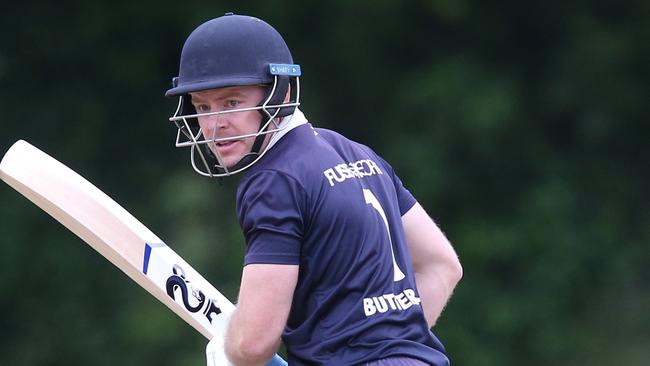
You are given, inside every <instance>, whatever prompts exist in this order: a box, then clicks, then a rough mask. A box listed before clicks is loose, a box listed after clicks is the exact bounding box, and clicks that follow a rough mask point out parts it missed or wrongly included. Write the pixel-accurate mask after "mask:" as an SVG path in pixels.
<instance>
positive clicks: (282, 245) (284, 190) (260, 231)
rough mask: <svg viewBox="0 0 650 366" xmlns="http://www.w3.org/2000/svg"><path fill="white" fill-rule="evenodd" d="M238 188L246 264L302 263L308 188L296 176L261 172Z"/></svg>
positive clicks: (238, 213) (238, 211) (238, 205)
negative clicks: (301, 255)
mask: <svg viewBox="0 0 650 366" xmlns="http://www.w3.org/2000/svg"><path fill="white" fill-rule="evenodd" d="M242 183H243V184H241V185H240V187H239V192H238V195H237V197H238V199H237V215H238V217H239V223H240V225H241V228H242V232H243V234H244V237H245V239H246V254H245V256H244V265H248V264H252V263H265V264H299V262H300V245H301V243H302V237H303V233H304V226H305V225H304V221H305V220H304V217H305V216H304V215H303V213H304V212H305V208H304V206H305V197H306V196H305V191H304V189H303V187H302V186H300V184H299V183H298V182H297V181H296V180H294V179H293V178H291V177H289V176H287V175H285V174H282V173H278V172H275V171H262V172H258V173H256V174H255V175H254V176H251V177H249V178H248V179H246V181H245V182H242Z"/></svg>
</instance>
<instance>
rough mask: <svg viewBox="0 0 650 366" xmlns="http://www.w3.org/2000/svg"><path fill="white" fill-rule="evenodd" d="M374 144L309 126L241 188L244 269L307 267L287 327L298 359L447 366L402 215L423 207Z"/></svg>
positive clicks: (290, 136)
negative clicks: (404, 359) (399, 360)
mask: <svg viewBox="0 0 650 366" xmlns="http://www.w3.org/2000/svg"><path fill="white" fill-rule="evenodd" d="M415 202H416V201H415V198H413V196H412V195H411V194H410V193H409V191H408V190H406V189H405V188H404V186H403V185H402V182H401V181H400V180H399V178H398V177H397V175H395V173H394V171H393V169H392V168H391V167H390V165H389V164H388V163H386V162H385V161H384V160H382V159H381V158H380V157H379V156H378V155H377V154H375V153H374V152H373V151H372V150H371V149H369V148H368V147H366V146H364V145H361V144H358V143H355V142H352V141H350V140H348V139H346V138H345V137H343V136H341V135H339V134H337V133H335V132H333V131H329V130H325V129H316V128H312V126H311V125H309V124H303V125H300V126H299V127H296V128H294V129H293V130H291V131H290V132H288V133H287V134H286V135H285V136H283V137H282V139H280V140H279V141H278V142H277V144H275V145H274V146H273V148H272V149H270V150H269V151H268V152H267V153H266V155H265V156H264V157H263V158H262V159H260V161H258V162H257V163H256V164H255V165H253V166H252V167H251V168H250V169H249V170H248V172H247V173H246V175H245V176H244V178H243V179H242V181H241V183H240V185H239V188H238V192H237V213H238V216H239V221H240V224H241V227H242V230H243V233H244V236H245V238H246V246H247V248H246V255H245V265H248V264H252V263H271V264H292V265H299V266H300V270H299V277H298V283H297V286H296V290H295V294H294V298H293V303H292V308H291V313H290V314H289V319H288V321H287V326H286V328H285V331H284V333H283V340H284V343H285V346H286V348H287V353H288V361H289V364H290V365H336V366H342V365H356V364H360V363H363V362H368V361H372V360H377V359H381V358H385V357H390V356H410V357H413V358H417V359H421V360H423V361H426V362H428V363H430V364H431V365H436V366H437V365H448V364H449V361H448V359H447V357H446V356H445V354H444V352H445V351H444V348H443V346H442V344H441V343H440V342H439V341H438V339H437V338H436V337H435V336H434V335H433V334H432V333H431V331H430V330H429V327H428V326H427V323H426V320H425V318H424V314H423V312H422V307H421V306H420V299H419V295H418V292H417V289H416V286H415V277H414V273H413V268H412V263H411V259H410V257H409V254H408V250H407V246H406V240H405V238H404V230H403V227H402V221H401V216H402V215H403V214H404V213H406V212H407V211H408V210H409V209H410V208H411V207H413V205H414V204H415Z"/></svg>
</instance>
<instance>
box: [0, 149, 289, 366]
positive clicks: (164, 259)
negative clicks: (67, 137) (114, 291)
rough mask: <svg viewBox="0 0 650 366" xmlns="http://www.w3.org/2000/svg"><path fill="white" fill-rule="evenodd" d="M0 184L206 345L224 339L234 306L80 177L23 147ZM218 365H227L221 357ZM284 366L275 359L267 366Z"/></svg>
mask: <svg viewBox="0 0 650 366" xmlns="http://www.w3.org/2000/svg"><path fill="white" fill-rule="evenodd" d="M0 179H2V180H3V181H5V182H6V183H7V184H9V185H10V186H11V187H13V188H14V189H15V190H17V191H18V192H20V193H21V194H22V195H23V196H25V197H26V198H27V199H29V200H30V201H32V202H33V203H34V204H36V205H37V206H38V207H40V208H41V209H43V210H44V211H45V212H47V213H48V214H50V216H52V217H54V218H55V219H56V220H57V221H59V222H60V223H61V224H63V225H64V226H65V227H67V228H68V229H69V230H70V231H72V232H73V233H75V234H76V235H77V236H78V237H80V238H81V239H82V240H83V241H85V242H86V243H88V245H90V246H91V247H93V248H94V249H95V250H96V251H98V252H99V253H100V254H101V255H103V256H104V257H105V258H106V259H108V260H109V261H110V262H111V263H113V264H114V265H115V266H117V267H118V268H119V269H120V270H122V272H124V273H126V274H127V275H128V276H129V277H131V279H133V280H134V281H135V282H137V283H138V284H139V285H140V286H142V287H143V288H144V289H145V290H147V291H148V292H149V293H150V294H151V295H153V296H154V297H155V298H157V299H158V300H160V301H161V302H162V303H163V304H165V305H166V306H167V307H169V308H170V309H171V310H172V311H173V312H175V313H176V314H177V315H178V316H180V317H181V318H182V319H183V320H185V321H186V322H187V323H188V324H189V325H191V326H192V327H194V329H196V330H197V331H199V332H200V333H201V334H203V335H204V336H205V337H206V338H207V339H212V338H213V337H216V336H219V337H222V338H223V336H224V335H225V332H226V327H227V324H228V320H229V317H230V314H231V313H232V311H233V310H234V309H235V306H234V305H233V304H232V303H231V302H230V301H229V300H228V299H227V298H226V297H225V296H223V295H222V294H221V293H220V292H219V291H218V290H217V289H216V288H215V287H214V286H212V285H211V284H210V283H209V282H208V281H207V280H205V279H204V278H203V277H202V276H201V275H200V274H199V273H198V272H197V271H196V270H194V269H193V268H192V267H191V266H190V265H189V264H188V263H187V262H185V261H184V260H183V258H181V257H180V256H179V255H178V254H176V253H175V252H174V251H173V250H172V249H171V248H170V247H168V246H167V245H166V244H165V243H164V242H163V241H162V240H160V238H158V237H157V236H156V235H155V234H154V233H153V232H151V230H149V229H147V227H146V226H144V225H143V224H142V223H141V222H140V221H138V220H137V219H136V218H135V217H133V216H132V215H131V214H130V213H129V212H127V211H126V210H125V209H124V208H122V206H120V205H119V204H117V203H116V202H115V201H113V200H112V199H111V198H110V197H109V196H107V195H106V194H105V193H104V192H102V191H101V190H99V189H98V188H97V187H95V186H94V185H93V184H91V183H90V182H88V181H87V180H86V179H84V178H83V177H82V176H80V175H79V174H77V173H76V172H74V171H73V170H71V169H70V168H68V167H67V166H65V165H64V164H62V163H60V162H59V161H57V160H56V159H54V158H52V157H51V156H49V155H47V154H46V153H44V152H43V151H41V150H39V149H38V148H36V147H34V146H32V145H31V144H29V143H28V142H26V141H23V140H19V141H17V142H16V143H14V144H13V146H12V147H11V148H10V149H9V150H8V151H7V153H6V154H5V156H4V157H3V158H2V161H1V162H0ZM217 358H218V359H223V360H226V358H225V355H223V357H221V356H219V357H217ZM281 365H286V362H285V361H284V360H283V359H282V358H280V357H279V356H278V355H275V357H274V358H273V359H272V360H271V362H270V363H269V364H268V366H281Z"/></svg>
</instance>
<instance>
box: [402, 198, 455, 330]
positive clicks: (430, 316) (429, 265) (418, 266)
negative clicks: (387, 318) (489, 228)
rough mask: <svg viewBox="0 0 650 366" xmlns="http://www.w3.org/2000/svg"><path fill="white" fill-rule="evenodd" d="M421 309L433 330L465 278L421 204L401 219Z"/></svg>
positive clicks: (450, 248)
mask: <svg viewBox="0 0 650 366" xmlns="http://www.w3.org/2000/svg"><path fill="white" fill-rule="evenodd" d="M402 224H403V225H404V232H405V234H406V242H407V244H408V247H409V252H410V254H411V257H412V260H413V267H414V270H415V281H416V283H417V288H418V292H419V293H420V299H421V300H422V308H423V310H424V315H425V317H426V319H427V323H428V325H429V327H432V326H433V325H434V324H435V323H436V320H437V319H438V317H439V316H440V314H441V313H442V309H443V308H444V307H445V304H446V303H447V301H448V300H449V298H450V297H451V294H452V292H453V290H454V287H456V284H457V283H458V281H460V278H461V277H462V275H463V268H462V267H461V265H460V261H459V260H458V256H457V255H456V252H455V251H454V248H453V247H452V246H451V244H450V243H449V241H448V240H447V238H446V237H445V235H444V234H443V233H442V232H441V231H440V229H439V228H438V226H437V225H436V224H435V223H434V222H433V220H432V219H431V218H430V217H429V215H428V214H427V213H426V212H425V211H424V209H423V208H422V206H420V204H419V203H417V202H416V203H415V205H414V206H413V207H412V208H411V209H410V210H409V211H408V212H406V213H405V214H404V215H403V216H402Z"/></svg>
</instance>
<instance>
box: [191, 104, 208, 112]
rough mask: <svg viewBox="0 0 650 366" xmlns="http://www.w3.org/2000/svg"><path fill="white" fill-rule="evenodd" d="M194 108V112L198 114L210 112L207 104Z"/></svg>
mask: <svg viewBox="0 0 650 366" xmlns="http://www.w3.org/2000/svg"><path fill="white" fill-rule="evenodd" d="M194 108H196V111H197V112H199V113H205V112H210V107H209V106H208V105H207V104H199V105H197V106H195V107H194Z"/></svg>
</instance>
